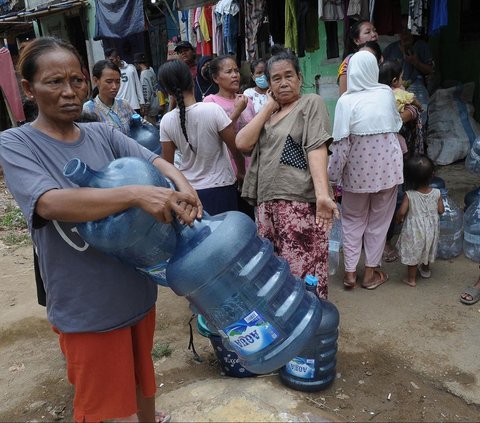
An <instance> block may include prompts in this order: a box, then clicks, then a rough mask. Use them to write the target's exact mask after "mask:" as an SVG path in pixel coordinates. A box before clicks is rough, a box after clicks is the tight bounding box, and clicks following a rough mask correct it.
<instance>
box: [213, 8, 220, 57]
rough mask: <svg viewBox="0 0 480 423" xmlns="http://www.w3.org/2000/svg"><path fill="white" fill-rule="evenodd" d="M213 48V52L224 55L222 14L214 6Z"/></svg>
mask: <svg viewBox="0 0 480 423" xmlns="http://www.w3.org/2000/svg"><path fill="white" fill-rule="evenodd" d="M212 34H213V35H212V50H213V54H216V55H218V56H222V55H223V25H222V14H221V13H218V12H217V11H216V7H212Z"/></svg>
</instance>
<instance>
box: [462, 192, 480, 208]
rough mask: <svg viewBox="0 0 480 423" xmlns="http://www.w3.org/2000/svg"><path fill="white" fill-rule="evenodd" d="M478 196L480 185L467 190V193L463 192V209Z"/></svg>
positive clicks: (479, 196) (479, 194)
mask: <svg viewBox="0 0 480 423" xmlns="http://www.w3.org/2000/svg"><path fill="white" fill-rule="evenodd" d="M478 198H480V187H478V188H475V189H472V190H471V191H469V192H467V194H465V197H464V198H463V202H464V203H465V208H464V210H467V209H468V207H469V206H470V204H472V203H473V202H474V201H475V200H477V199H478Z"/></svg>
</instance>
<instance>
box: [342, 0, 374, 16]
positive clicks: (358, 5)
mask: <svg viewBox="0 0 480 423" xmlns="http://www.w3.org/2000/svg"><path fill="white" fill-rule="evenodd" d="M347 16H349V17H350V18H353V19H356V20H359V21H360V20H365V19H366V20H370V1H369V0H350V1H349V3H348V9H347Z"/></svg>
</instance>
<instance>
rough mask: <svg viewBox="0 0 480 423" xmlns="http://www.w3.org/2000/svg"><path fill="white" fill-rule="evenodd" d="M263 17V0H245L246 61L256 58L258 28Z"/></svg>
mask: <svg viewBox="0 0 480 423" xmlns="http://www.w3.org/2000/svg"><path fill="white" fill-rule="evenodd" d="M264 16H265V0H245V52H246V57H247V60H248V61H252V60H255V58H256V53H257V49H256V44H257V33H258V28H260V25H261V23H262V20H263V17H264Z"/></svg>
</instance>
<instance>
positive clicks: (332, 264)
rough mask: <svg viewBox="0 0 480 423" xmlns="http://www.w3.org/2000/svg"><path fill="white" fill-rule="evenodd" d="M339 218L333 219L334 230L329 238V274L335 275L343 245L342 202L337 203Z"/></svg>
mask: <svg viewBox="0 0 480 423" xmlns="http://www.w3.org/2000/svg"><path fill="white" fill-rule="evenodd" d="M337 207H338V212H339V213H340V216H339V218H338V219H337V218H334V219H333V226H332V230H331V231H330V238H329V240H328V274H329V275H330V276H332V275H335V274H336V273H337V270H338V266H339V263H340V249H341V247H342V214H341V212H342V210H341V208H340V204H337Z"/></svg>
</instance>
